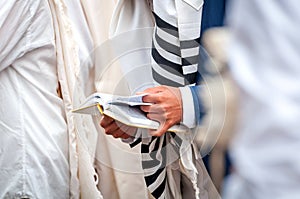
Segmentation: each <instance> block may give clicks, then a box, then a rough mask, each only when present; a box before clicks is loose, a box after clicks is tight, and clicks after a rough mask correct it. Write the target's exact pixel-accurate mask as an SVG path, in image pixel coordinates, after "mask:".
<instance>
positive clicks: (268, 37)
mask: <svg viewBox="0 0 300 199" xmlns="http://www.w3.org/2000/svg"><path fill="white" fill-rule="evenodd" d="M228 13H229V23H230V24H231V31H232V41H231V44H230V46H229V49H228V53H229V66H230V68H231V71H232V74H233V76H234V79H235V81H236V83H237V85H238V89H239V98H240V105H239V107H238V109H239V114H240V115H239V122H238V126H237V134H236V136H235V137H234V139H233V140H232V143H231V146H230V155H231V157H232V161H233V165H234V173H233V174H232V176H231V177H230V178H229V180H228V182H227V184H226V188H225V192H224V198H226V199H240V198H243V199H266V198H268V199H269V198H272V199H281V198H285V199H296V198H297V199H298V198H299V197H300V190H299V187H300V158H299V155H298V153H297V151H299V149H300V133H299V129H300V122H299V118H300V89H299V88H300V67H299V63H300V56H299V51H300V37H299V35H300V28H299V27H300V26H299V24H300V8H299V5H298V2H296V1H294V0H286V1H272V0H266V1H259V0H252V1H234V2H233V4H232V7H231V10H230V11H229V12H228Z"/></svg>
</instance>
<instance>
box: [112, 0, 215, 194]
mask: <svg viewBox="0 0 300 199" xmlns="http://www.w3.org/2000/svg"><path fill="white" fill-rule="evenodd" d="M175 2H176V5H178V7H177V9H178V10H177V13H178V26H177V27H178V36H179V38H180V39H182V40H181V41H183V43H185V41H189V40H195V39H196V40H197V38H198V37H199V33H200V21H201V14H200V15H198V18H196V19H195V18H193V19H191V18H189V17H188V16H190V17H191V15H189V12H191V11H192V12H199V9H201V7H202V1H182V0H176V1H175ZM147 3H149V2H146V1H140V0H120V1H119V5H118V6H119V7H118V10H116V12H115V14H114V18H113V20H112V26H111V36H112V37H113V36H117V35H118V34H121V33H124V32H126V31H130V30H133V29H134V28H136V29H139V28H142V27H144V28H147V27H152V32H154V40H153V42H156V43H154V46H155V45H156V44H158V43H159V42H160V43H161V44H163V43H165V41H166V40H168V38H172V37H169V36H168V35H167V34H164V33H165V32H162V31H160V30H158V29H154V31H153V27H154V23H153V16H154V17H155V19H156V20H160V19H159V18H158V17H157V16H158V14H157V13H155V14H154V15H152V13H151V9H150V7H149V6H147V5H146V4H147ZM192 5H193V6H192ZM154 6H155V5H154ZM187 8H188V9H187ZM141 10H142V11H141ZM126 13H127V14H126ZM138 13H140V16H138ZM162 13H163V12H162ZM124 15H125V16H126V17H125V18H124V17H123V16H124ZM121 16H122V17H121ZM130 17H131V18H130ZM147 17H148V18H147ZM124 19H126V20H124ZM143 19H144V20H143ZM149 19H151V20H149ZM195 21H196V22H195ZM197 21H198V23H197ZM187 22H190V23H189V24H187ZM162 23H163V22H162ZM119 27H121V28H119ZM155 30H156V31H155ZM158 31H160V33H162V34H164V35H167V36H166V37H164V38H166V40H165V41H159V42H157V40H156V41H155V38H157V36H159V33H158ZM167 33H168V32H167ZM173 33H174V32H169V35H172V36H174V34H173ZM160 35H161V34H160ZM195 35H196V37H195ZM189 36H192V38H190V37H189ZM144 37H145V36H144ZM150 39H151V41H152V36H150ZM175 40H176V39H175ZM180 43H181V42H180V40H178V37H177V40H176V41H175V45H177V46H179V45H180ZM192 43H193V45H195V43H197V42H195V41H193V42H192ZM173 44H174V43H173ZM145 45H146V46H144V47H145V48H149V49H150V50H148V52H146V53H148V54H144V59H145V62H147V61H148V60H147V59H148V58H149V57H150V62H151V47H152V44H151V43H150V44H149V43H147V42H146V44H145ZM156 46H157V45H156ZM166 46H168V45H166ZM193 47H195V46H193ZM196 48H197V47H196ZM173 49H174V48H169V50H170V51H171V50H173ZM182 49H183V48H175V50H177V55H187V56H183V58H186V57H189V56H192V55H194V56H197V54H198V51H197V52H196V53H194V54H193V53H192V54H190V53H186V52H180V51H181V50H182ZM153 50H154V51H155V50H157V51H158V50H164V49H162V48H161V49H157V48H156V49H155V48H154V49H153ZM194 52H195V51H194ZM167 53H170V52H167ZM157 54H158V53H157ZM178 57H179V56H178ZM137 59H138V58H137ZM176 59H177V58H176ZM179 59H182V57H179ZM127 61H128V62H130V60H129V59H128V60H127ZM152 61H153V59H152ZM154 61H157V60H155V58H154ZM180 61H182V60H180ZM122 63H124V64H126V63H125V62H124V60H123V62H122ZM152 63H153V62H152ZM127 64H128V63H127ZM147 64H149V63H146V65H147ZM181 64H182V62H181ZM190 65H194V64H187V66H188V68H189V69H187V70H185V69H184V68H181V69H179V70H177V72H178V71H180V72H181V74H178V73H177V75H178V76H181V77H183V79H186V78H185V77H184V76H185V75H189V74H191V76H192V77H193V76H194V75H195V74H193V73H195V72H196V71H197V70H196V71H195V68H194V67H193V66H191V67H190ZM157 66H159V65H158V64H157ZM148 67H149V68H150V70H151V64H150V65H149V66H148ZM159 67H160V66H159ZM146 69H147V68H146ZM156 69H157V68H152V71H154V72H157V75H161V73H159V71H157V70H156ZM125 71H126V70H125ZM127 71H128V70H127ZM147 71H148V69H147ZM184 73H185V74H184ZM135 75H136V78H137V77H138V76H141V74H139V73H136V74H135ZM149 75H151V74H148V76H149ZM164 77H166V78H169V77H170V76H167V75H166V76H164ZM145 78H146V79H147V78H148V77H147V76H145ZM170 79H171V78H169V80H170ZM155 80H156V82H158V83H163V82H160V79H159V78H156V77H155V74H154V79H152V81H153V82H152V83H153V84H152V85H155ZM191 80H192V81H190V83H194V77H193V78H191ZM132 82H133V83H136V85H133V84H131V85H130V87H131V90H135V87H138V86H139V85H137V82H138V81H135V82H134V81H132ZM187 82H189V81H183V82H182V84H180V85H186V84H189V83H187ZM139 83H140V84H143V82H139ZM129 84H130V83H129ZM177 86H178V85H177ZM193 136H194V135H193V133H192V132H191V131H189V132H186V133H182V134H176V135H175V134H170V133H167V134H166V135H165V136H162V137H161V138H159V139H157V138H155V137H153V138H151V139H139V140H137V141H136V142H135V143H133V144H132V146H134V145H135V144H137V143H139V142H140V141H143V142H142V166H143V169H144V176H145V182H146V184H147V187H148V189H149V191H150V192H151V194H152V196H153V197H154V198H201V199H202V198H204V199H205V198H219V195H218V193H217V192H216V190H215V188H214V186H213V184H212V182H211V181H210V179H209V176H208V174H207V172H206V169H205V167H204V165H203V163H202V162H201V160H200V159H199V157H198V152H199V151H198V149H197V148H196V147H195V146H194V144H193Z"/></svg>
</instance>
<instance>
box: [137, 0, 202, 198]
mask: <svg viewBox="0 0 300 199" xmlns="http://www.w3.org/2000/svg"><path fill="white" fill-rule="evenodd" d="M168 2H170V1H169V0H168ZM177 2H179V1H177ZM177 2H176V1H175V2H174V1H173V5H174V9H175V10H177V17H179V15H180V14H181V13H180V12H179V11H180V10H178V7H180V6H177V5H176V3H177ZM158 4H160V5H158ZM161 4H164V3H163V2H162V1H160V2H159V1H157V5H156V1H155V0H154V2H153V16H154V18H155V28H154V33H153V39H152V41H153V42H152V52H151V55H152V58H151V59H152V75H153V78H154V80H155V81H156V82H157V83H158V84H160V85H168V86H173V87H180V86H186V85H193V84H195V83H196V76H197V69H198V55H199V36H200V24H198V27H196V29H198V30H197V31H199V34H198V35H197V34H196V35H197V36H196V37H195V36H194V35H195V34H191V35H189V34H187V35H183V34H181V32H180V31H181V27H180V26H179V25H178V24H179V20H180V19H179V18H177V19H175V23H174V17H173V18H171V19H170V20H169V19H168V15H166V14H165V13H163V12H162V11H163V9H162V7H161ZM166 5H167V6H169V5H170V4H168V3H167V2H165V6H166ZM156 8H158V9H156ZM195 12H197V11H196V10H195ZM185 14H188V13H185ZM198 20H201V16H199V19H198ZM170 21H172V22H173V23H172V22H171V23H170ZM195 24H196V23H195ZM195 24H193V25H194V26H197V24H196V25H195ZM184 27H185V26H183V28H184ZM194 28H195V27H194ZM191 30H192V31H194V29H193V28H191ZM183 32H184V33H185V34H186V33H189V31H188V30H184V31H183ZM193 33H194V32H193ZM181 144H182V139H181V138H180V137H179V136H177V135H176V134H175V133H171V132H167V133H166V134H164V135H163V136H161V137H152V139H151V141H150V142H148V143H144V142H143V143H142V147H141V152H142V167H143V170H144V176H145V182H146V185H147V187H148V189H149V191H150V192H151V194H152V195H153V196H154V197H155V198H173V197H175V196H174V195H172V194H171V193H170V187H169V186H168V185H169V182H168V178H167V169H166V167H167V166H168V165H170V164H172V162H174V161H176V160H177V159H178V158H179V157H180V154H179V150H180V146H181Z"/></svg>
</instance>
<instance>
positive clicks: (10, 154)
mask: <svg viewBox="0 0 300 199" xmlns="http://www.w3.org/2000/svg"><path fill="white" fill-rule="evenodd" d="M68 6H69V7H70V8H72V12H71V13H70V18H71V21H72V25H73V28H74V34H75V38H76V40H77V41H78V43H79V44H78V46H79V54H80V63H81V66H91V61H90V60H88V59H87V58H86V56H87V55H88V54H89V51H90V50H91V48H92V47H93V46H92V41H91V37H90V35H89V32H88V31H87V30H88V29H87V26H86V22H85V18H84V14H83V12H82V10H81V5H80V2H79V1H72V2H68ZM0 10H1V11H0V13H1V17H0V18H1V20H0V27H1V28H0V35H1V38H2V39H1V42H0V49H1V56H0V63H1V64H0V92H1V97H0V102H1V107H0V131H1V139H0V144H1V148H0V152H1V153H0V154H1V159H0V168H1V169H0V197H1V198H3V197H5V198H6V197H7V198H21V197H29V198H70V197H71V196H72V197H73V196H74V197H78V195H79V191H80V190H79V189H77V190H75V191H74V190H73V191H72V192H74V195H72V194H71V195H70V191H71V190H70V184H71V182H70V180H69V179H70V170H71V168H70V164H69V152H70V151H69V136H68V127H67V123H66V116H65V110H64V103H63V100H62V99H61V98H60V97H59V96H58V94H57V90H56V89H57V88H58V81H61V82H60V83H61V84H66V83H65V82H66V78H61V79H60V80H59V79H58V75H57V74H58V73H59V72H58V71H57V62H56V61H57V57H56V55H57V54H56V53H57V50H56V48H57V46H56V44H57V41H55V37H54V33H55V30H54V27H53V24H54V22H53V18H52V17H53V16H55V14H54V13H51V12H52V10H50V7H49V4H48V1H44V0H30V1H5V2H4V1H3V2H1V3H0ZM56 39H57V37H56ZM60 56H61V55H60ZM87 60H88V61H87ZM83 64H85V65H83ZM72 144H73V143H72ZM75 169H76V168H75ZM75 173H76V175H77V172H75ZM75 177H76V178H77V176H75ZM92 177H93V176H92ZM75 192H76V193H75ZM75 195H77V196H75Z"/></svg>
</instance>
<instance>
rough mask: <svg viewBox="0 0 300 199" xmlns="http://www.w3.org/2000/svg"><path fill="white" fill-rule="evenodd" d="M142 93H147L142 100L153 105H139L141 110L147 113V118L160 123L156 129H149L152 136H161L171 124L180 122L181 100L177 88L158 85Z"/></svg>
mask: <svg viewBox="0 0 300 199" xmlns="http://www.w3.org/2000/svg"><path fill="white" fill-rule="evenodd" d="M142 93H147V94H148V95H146V96H144V97H143V101H144V102H150V103H152V104H153V105H150V106H141V110H142V111H144V112H146V113H147V117H148V118H149V119H151V120H155V121H158V122H159V123H160V127H159V128H158V129H157V130H155V131H151V134H152V135H153V136H162V135H163V134H164V133H165V132H166V131H167V130H168V129H169V128H170V127H171V126H173V125H175V124H178V123H179V122H181V120H182V101H181V93H180V90H179V88H174V87H170V86H158V87H154V88H149V89H146V90H145V91H143V92H142Z"/></svg>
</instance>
